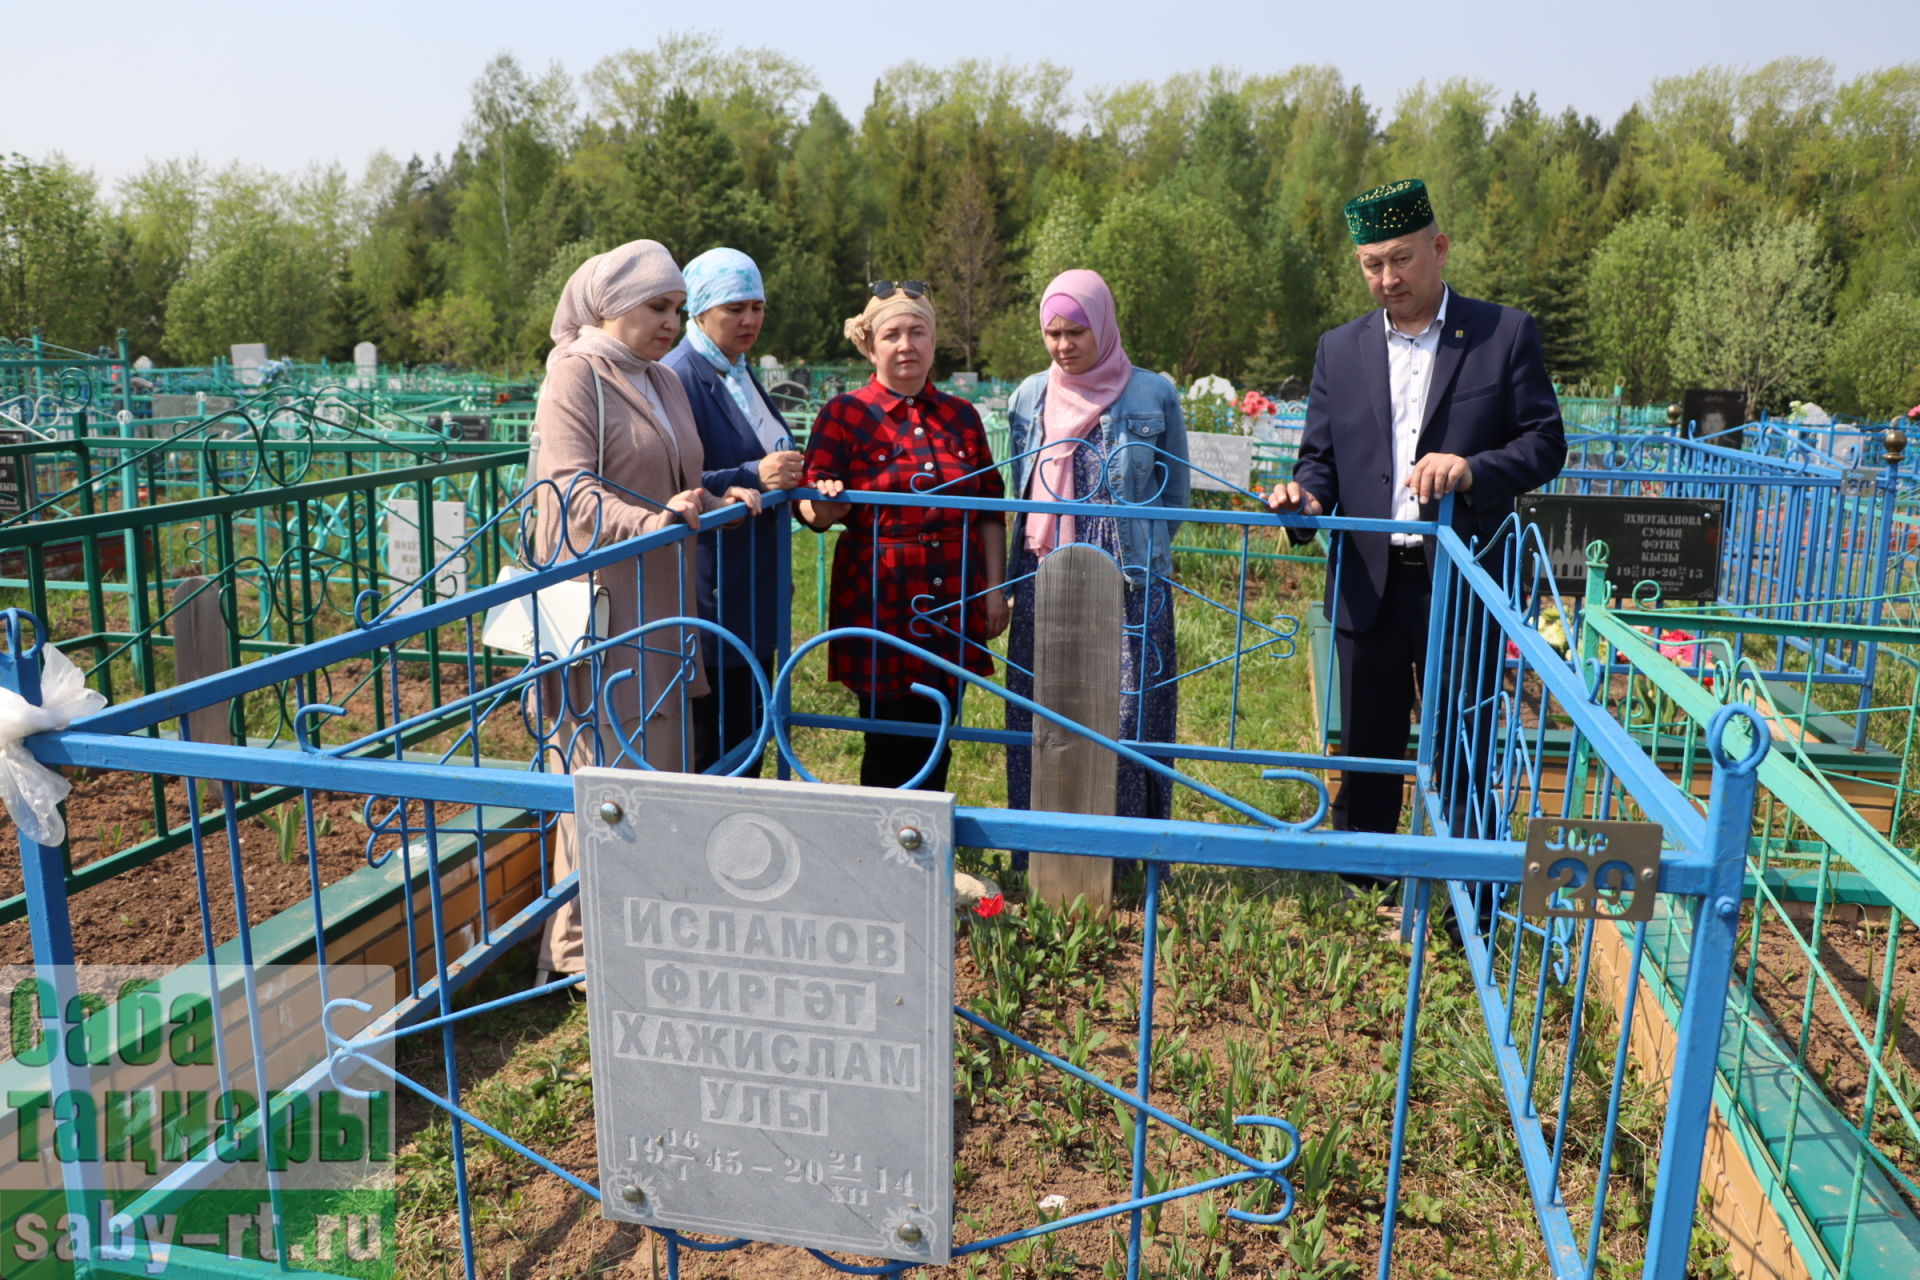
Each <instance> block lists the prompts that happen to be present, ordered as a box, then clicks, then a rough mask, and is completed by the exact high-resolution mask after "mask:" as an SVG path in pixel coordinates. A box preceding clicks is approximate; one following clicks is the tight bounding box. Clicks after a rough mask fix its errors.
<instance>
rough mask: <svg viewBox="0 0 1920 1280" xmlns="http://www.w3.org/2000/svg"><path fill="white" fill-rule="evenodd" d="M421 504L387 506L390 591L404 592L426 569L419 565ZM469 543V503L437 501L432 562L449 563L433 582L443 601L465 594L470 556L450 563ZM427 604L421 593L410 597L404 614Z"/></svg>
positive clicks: (392, 503) (404, 602)
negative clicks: (460, 547)
mask: <svg viewBox="0 0 1920 1280" xmlns="http://www.w3.org/2000/svg"><path fill="white" fill-rule="evenodd" d="M423 523H424V522H423V521H422V520H421V518H420V504H419V503H417V502H389V503H388V504H387V577H388V578H389V579H390V581H389V582H388V584H387V590H388V591H390V592H394V591H402V590H404V589H405V588H406V587H407V585H408V584H409V583H412V582H417V581H419V580H420V575H421V574H423V573H425V572H426V568H427V566H425V565H423V564H422V563H421V562H420V526H421V525H422V524H423ZM466 540H467V504H466V503H464V502H459V501H454V502H435V503H434V504H433V563H434V564H440V563H441V562H442V561H446V562H447V565H446V568H445V569H443V570H442V571H441V573H440V576H439V577H437V578H435V579H434V582H433V590H434V595H435V596H436V597H437V598H438V599H441V600H447V599H451V598H452V597H454V596H457V595H462V594H464V593H465V592H466V589H467V557H466V556H464V555H462V556H458V557H455V558H454V559H452V560H448V557H449V556H452V555H453V553H454V549H455V548H457V547H458V546H459V545H460V544H461V543H462V542H465V541H466ZM424 604H426V601H425V600H424V599H423V598H422V596H421V593H419V592H415V593H414V594H412V595H410V596H408V597H407V598H406V600H405V601H403V602H402V603H401V605H400V612H401V613H412V612H413V611H414V610H415V609H418V608H420V607H421V606H422V605H424Z"/></svg>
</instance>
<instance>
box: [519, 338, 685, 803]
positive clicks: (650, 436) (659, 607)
mask: <svg viewBox="0 0 1920 1280" xmlns="http://www.w3.org/2000/svg"><path fill="white" fill-rule="evenodd" d="M596 373H597V374H598V375H599V400H600V402H603V403H604V404H605V407H606V408H605V412H606V452H605V463H604V469H603V470H602V471H601V473H600V474H601V476H604V478H605V479H606V480H607V481H609V482H611V483H610V484H602V483H601V481H600V478H598V477H596V476H595V474H594V472H595V468H596V466H599V465H600V462H599V458H600V452H601V449H600V426H599V421H600V410H599V406H598V404H597V403H596V397H595V387H594V375H595V374H596ZM646 373H647V375H648V376H650V377H651V379H652V385H653V387H654V389H655V391H656V392H657V393H658V394H659V396H660V400H661V403H662V404H663V405H664V406H665V408H666V410H667V422H666V423H664V424H661V423H656V422H655V421H654V414H653V411H652V406H651V405H649V404H647V403H646V402H645V400H644V399H643V398H642V397H641V395H640V393H639V392H638V391H637V390H635V389H634V387H633V384H632V383H631V382H630V381H629V380H628V375H627V374H626V373H625V372H623V371H622V370H621V369H619V368H617V367H616V366H615V365H614V364H613V362H612V361H610V360H608V359H606V358H605V357H604V356H600V355H597V354H590V353H588V352H584V351H581V350H579V349H577V348H576V349H574V350H570V351H568V352H566V353H565V354H564V355H563V356H561V357H560V358H559V359H558V360H556V361H555V362H554V364H553V367H552V368H551V369H549V370H548V372H547V380H546V386H545V388H544V389H543V390H542V391H541V394H540V406H539V409H538V411H537V412H536V413H535V415H534V430H536V431H537V432H539V434H540V454H539V458H538V461H537V463H536V467H537V474H536V477H535V478H536V479H541V480H551V481H552V482H553V486H554V487H553V488H550V489H549V488H544V487H543V488H542V490H541V491H540V495H539V499H538V502H539V508H540V513H539V521H538V524H537V526H536V533H535V546H536V547H537V548H538V550H539V554H540V562H541V563H546V562H547V560H548V558H549V557H550V556H552V554H553V551H554V548H555V547H556V546H558V547H559V548H560V557H561V559H563V560H569V559H573V558H575V557H576V556H579V555H581V554H584V553H585V552H587V551H590V550H592V549H593V548H594V547H595V546H607V545H609V544H611V543H614V542H620V541H623V540H625V539H627V538H633V537H638V536H639V535H641V534H644V533H652V532H654V531H655V530H658V529H663V528H666V527H667V526H669V525H671V524H674V523H677V522H678V521H679V519H680V517H679V516H678V515H675V514H673V513H671V512H668V511H665V510H663V509H662V506H656V505H647V504H642V503H640V502H637V501H635V500H634V499H633V498H631V497H629V496H628V495H627V494H625V493H622V492H621V488H624V489H627V490H631V491H632V492H633V493H636V494H641V495H644V496H645V497H647V498H651V499H652V500H653V502H654V503H656V504H662V505H664V504H665V503H666V501H667V499H669V498H671V497H673V495H674V494H676V493H680V492H682V491H684V490H688V489H698V488H699V487H700V472H701V466H702V463H703V460H704V454H703V452H702V450H701V447H700V434H699V431H698V430H697V429H696V428H695V426H694V422H693V409H692V407H691V406H690V405H689V404H688V402H687V393H686V391H685V390H684V389H683V388H682V387H681V385H680V379H679V378H678V376H676V375H675V374H674V372H673V371H672V370H671V369H669V368H667V367H666V366H665V365H663V364H660V363H658V362H657V361H656V362H654V363H653V364H652V365H651V366H650V367H649V368H648V369H647V370H646ZM576 477H579V479H576ZM613 486H620V487H619V488H616V487H613ZM562 497H565V498H566V499H567V501H566V507H567V510H566V512H565V515H566V518H567V531H566V537H565V539H564V543H563V539H562V536H561V527H560V521H561V515H562V512H561V510H560V508H561V506H562V501H561V499H562ZM596 527H597V538H596ZM696 545H697V544H696V542H695V540H694V539H692V538H689V539H687V540H686V541H684V542H681V543H679V544H677V545H675V546H672V547H666V548H662V549H660V550H658V551H650V552H648V553H647V554H646V555H644V556H638V557H634V558H633V559H630V560H626V561H621V562H618V563H616V564H613V565H610V566H608V567H607V568H605V569H602V570H600V571H599V573H598V575H597V580H598V582H599V585H601V586H602V587H605V588H606V590H607V594H608V604H609V616H610V625H611V631H610V633H609V634H612V635H619V634H620V633H622V632H624V631H629V630H631V629H632V628H634V627H636V626H638V625H639V624H640V622H641V620H642V619H648V618H670V617H675V616H686V617H696V616H698V613H699V610H698V607H697V606H696V604H695V600H694V592H695V589H696V587H697V584H698V582H699V565H698V560H697V556H696V551H695V548H696ZM639 643H643V644H644V645H645V646H646V653H645V654H644V657H642V655H640V654H639V653H638V652H637V651H636V650H635V649H622V650H615V651H612V652H611V653H610V654H609V658H608V662H607V663H606V666H605V669H604V671H603V672H602V676H601V680H602V685H603V687H604V682H605V680H606V678H607V677H610V676H611V675H613V674H614V672H616V671H618V670H619V669H620V668H621V666H622V665H625V666H627V667H630V668H633V669H635V671H636V677H635V678H634V679H631V680H626V681H623V682H622V683H621V684H620V685H619V686H618V687H616V689H615V690H614V699H613V704H612V711H613V712H614V714H616V715H617V716H618V717H619V723H620V726H621V730H622V732H623V733H624V734H625V735H626V736H627V737H628V738H629V739H630V740H632V742H633V744H634V748H635V750H636V751H638V750H640V749H641V742H642V738H641V735H642V733H643V732H644V741H645V748H644V755H645V757H646V760H647V763H649V764H651V765H653V766H654V767H655V768H660V769H676V770H678V769H685V768H688V767H690V762H691V754H690V747H689V748H688V752H687V754H685V755H684V756H683V750H682V748H683V741H684V732H683V730H684V722H685V705H686V702H687V701H688V700H689V699H692V698H694V697H697V696H699V695H701V694H704V693H706V692H707V680H706V673H705V672H704V671H703V670H702V668H701V665H700V647H699V644H698V643H697V636H696V634H695V633H694V632H692V631H691V630H685V629H680V628H674V629H669V630H665V631H654V632H649V633H648V634H647V635H646V636H644V637H642V638H641V640H640V642H639ZM681 655H684V656H681ZM636 660H637V661H636ZM577 665H578V666H579V667H580V669H579V670H576V671H571V672H569V673H568V679H569V682H570V685H571V698H572V703H571V705H573V706H575V707H584V706H586V705H587V704H588V702H589V700H591V701H592V702H593V703H594V705H595V706H596V707H597V708H598V714H597V715H596V717H595V720H594V728H595V729H596V731H598V732H599V734H600V742H601V752H600V757H599V758H600V760H601V761H602V762H604V763H606V764H615V763H618V761H617V759H616V757H617V755H618V753H619V750H620V745H619V740H618V739H617V738H614V737H612V736H611V735H610V734H609V733H608V732H607V723H606V712H607V708H606V707H605V706H603V705H601V704H603V703H605V701H606V699H605V697H604V695H603V694H602V693H601V691H599V690H595V689H593V688H592V687H591V686H592V679H591V675H590V673H589V672H588V671H587V670H586V669H585V668H586V665H587V664H585V663H581V664H577ZM559 694H560V690H559V686H558V682H557V681H548V682H547V687H546V690H545V696H546V698H547V699H548V703H547V708H546V712H547V714H546V716H545V717H544V718H545V719H546V720H547V721H548V722H549V723H551V722H552V720H553V718H554V717H555V715H556V712H557V705H558V698H559ZM643 697H644V700H645V705H646V706H647V707H648V709H649V714H648V716H647V719H646V721H645V724H644V726H643V725H642V723H641V720H640V709H641V706H642V699H643ZM579 723H580V722H579V721H578V720H576V719H574V718H573V717H571V716H569V717H566V718H565V719H564V721H563V733H564V734H565V735H567V736H569V737H570V736H571V735H572V733H573V732H574V730H575V728H577V727H578V725H579ZM556 745H561V746H562V749H563V751H564V744H563V743H562V744H556ZM586 762H587V761H586V760H582V759H579V758H578V756H577V753H576V754H575V758H574V760H573V763H575V764H580V763H586Z"/></svg>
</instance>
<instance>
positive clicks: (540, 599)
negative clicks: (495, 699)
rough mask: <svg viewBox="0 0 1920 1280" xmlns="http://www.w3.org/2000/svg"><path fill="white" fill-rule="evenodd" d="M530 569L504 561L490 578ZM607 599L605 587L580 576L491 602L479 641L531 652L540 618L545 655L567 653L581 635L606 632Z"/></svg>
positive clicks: (517, 575)
mask: <svg viewBox="0 0 1920 1280" xmlns="http://www.w3.org/2000/svg"><path fill="white" fill-rule="evenodd" d="M530 572H532V570H529V569H522V568H521V567H520V566H518V565H511V564H510V565H507V566H505V567H504V568H502V569H501V570H500V576H499V578H497V579H496V580H495V581H496V583H499V582H512V581H513V580H514V579H515V578H521V577H525V576H526V575H527V574H528V573H530ZM608 604H609V597H608V595H607V589H606V588H605V587H599V586H595V585H594V584H592V583H590V582H588V581H587V580H586V579H585V578H575V579H572V580H571V581H567V582H556V583H554V584H553V585H552V586H550V587H546V588H543V589H542V590H539V591H536V592H534V593H533V594H532V595H530V596H521V597H520V598H519V599H518V600H509V601H507V602H506V603H505V604H502V605H495V606H494V607H493V608H491V609H489V610H487V623H486V626H485V627H484V628H483V629H482V630H481V632H480V642H481V643H482V644H485V645H488V646H491V647H492V648H495V649H504V650H506V651H507V652H508V653H518V654H522V655H524V656H526V657H529V658H531V657H532V656H533V622H534V615H535V613H536V611H537V612H538V615H539V619H540V647H541V648H542V649H544V650H546V651H547V652H548V653H553V654H559V655H565V654H567V653H571V652H572V651H573V648H574V646H575V645H576V644H578V643H579V642H580V639H581V637H582V636H588V635H591V636H593V637H595V638H604V637H605V636H606V634H607V614H608Z"/></svg>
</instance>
